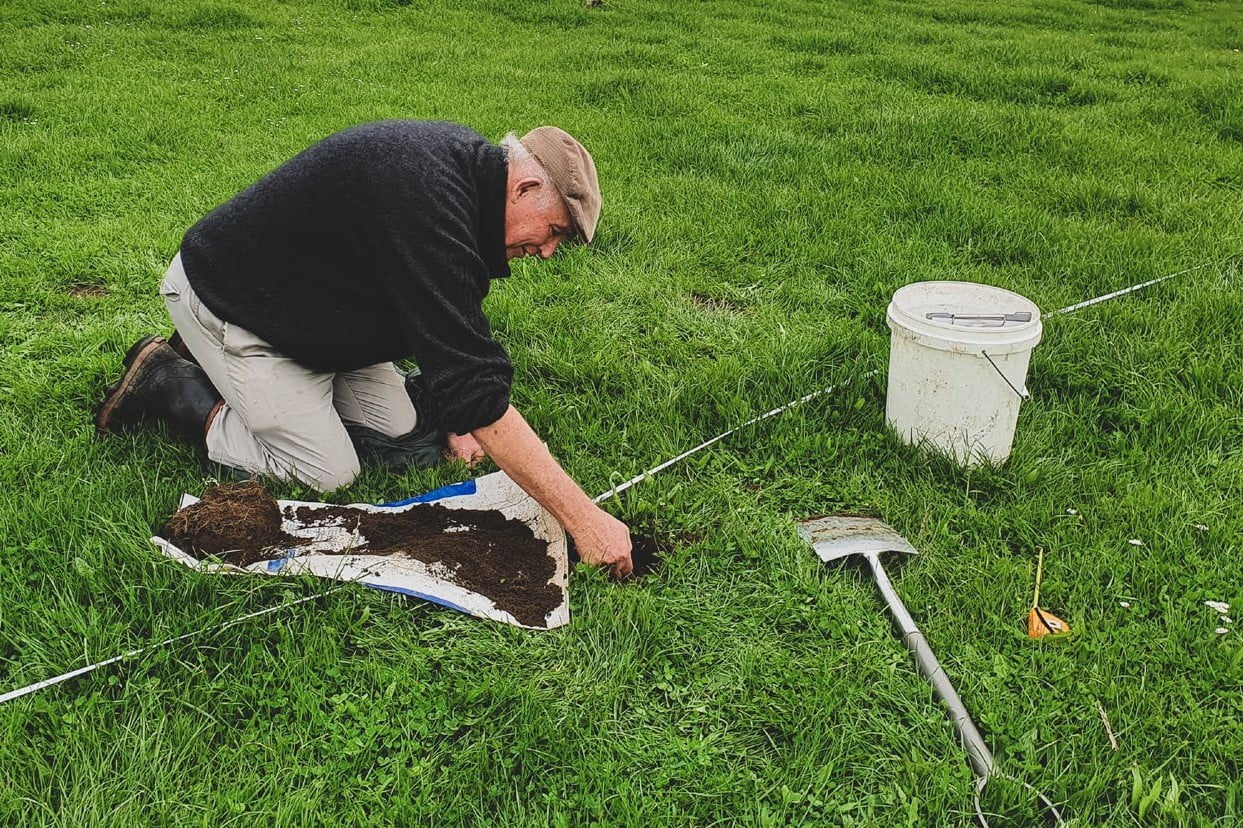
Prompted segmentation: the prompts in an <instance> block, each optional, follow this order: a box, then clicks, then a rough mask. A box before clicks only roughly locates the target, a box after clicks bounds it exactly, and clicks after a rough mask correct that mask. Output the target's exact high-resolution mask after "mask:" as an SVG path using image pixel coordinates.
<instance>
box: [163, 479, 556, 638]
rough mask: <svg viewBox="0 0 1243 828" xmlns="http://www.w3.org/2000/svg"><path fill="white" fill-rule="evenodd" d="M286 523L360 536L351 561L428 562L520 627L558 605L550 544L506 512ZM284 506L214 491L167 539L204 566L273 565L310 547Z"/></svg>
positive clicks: (337, 516)
mask: <svg viewBox="0 0 1243 828" xmlns="http://www.w3.org/2000/svg"><path fill="white" fill-rule="evenodd" d="M286 512H287V513H288V512H293V514H289V515H288V516H289V517H293V518H296V519H297V520H298V521H300V522H302V523H303V524H305V525H307V526H315V525H321V526H324V525H334V526H342V527H343V528H344V529H345V530H346V531H351V532H352V531H354V530H355V529H357V530H358V531H359V533H361V534H362V535H363V537H364V538H365V539H366V544H365V545H364V546H360V547H358V548H356V549H354V550H351V551H352V553H353V554H367V555H405V556H407V557H411V558H414V559H416V560H419V561H422V562H424V563H426V564H429V568H430V569H432V570H433V571H434V572H435V574H436V575H437V576H440V577H444V578H445V579H446V580H449V581H452V582H453V583H456V584H458V585H460V586H463V587H465V588H467V589H470V590H472V591H474V592H478V593H479V594H481V595H485V596H487V597H488V598H489V599H491V600H492V601H493V602H494V603H495V604H496V606H497V607H498V608H500V609H503V610H505V611H506V612H509V613H510V614H511V615H513V616H514V618H516V619H517V620H518V621H519V623H522V624H525V625H527V626H531V627H538V626H544V625H545V624H546V618H547V616H548V613H550V612H552V611H553V610H554V609H556V608H557V607H558V606H560V604H561V600H562V597H563V595H562V591H561V589H560V588H559V587H557V586H556V585H555V584H550V583H548V581H549V580H550V579H551V578H552V577H553V575H554V574H555V573H556V568H557V566H556V562H555V561H554V560H553V559H552V558H551V557H550V556H549V555H548V543H547V542H546V541H542V540H540V539H539V538H537V537H535V534H534V533H533V532H532V531H531V529H530V528H529V527H528V526H527V525H526V524H524V523H522V522H521V521H518V520H511V519H508V518H506V517H504V516H503V515H501V514H500V513H499V512H493V511H478V510H473V509H446V508H445V507H444V506H440V505H438V504H427V505H420V506H414V507H412V508H410V509H406V510H403V511H400V512H368V511H364V510H362V509H351V508H349V507H345V506H327V507H322V508H315V509H312V508H308V507H305V506H302V507H298V509H297V510H296V511H295V510H293V509H292V507H291V508H288V509H286ZM280 526H281V511H280V507H279V505H278V504H277V502H276V499H275V498H273V497H272V496H271V495H270V494H268V492H267V491H266V490H265V489H264V488H263V485H262V484H261V483H259V482H257V481H249V482H246V483H222V484H219V485H216V486H210V487H208V488H207V490H206V491H204V492H203V497H202V499H201V500H200V501H199V502H198V503H195V504H192V505H190V506H187V507H186V508H184V509H180V510H178V511H177V512H176V513H175V514H174V515H173V516H172V518H170V519H169V521H168V523H167V524H166V525H165V526H164V527H163V528H162V529H161V530H160V535H161V536H163V537H164V538H166V539H167V540H169V541H171V542H172V543H174V544H176V545H177V547H178V548H180V549H182V550H184V551H186V552H188V553H189V554H191V555H194V556H195V557H197V558H199V559H200V560H203V559H205V558H217V559H219V560H222V561H225V562H226V563H230V564H233V565H235V566H242V567H244V566H247V565H249V564H252V563H254V562H255V561H262V560H267V559H268V558H270V557H271V553H272V550H273V549H275V548H279V549H288V548H290V547H293V546H301V545H305V544H307V543H308V542H309V541H307V540H306V539H304V538H297V537H293V536H290V535H288V534H286V533H285V532H282V531H281V528H280Z"/></svg>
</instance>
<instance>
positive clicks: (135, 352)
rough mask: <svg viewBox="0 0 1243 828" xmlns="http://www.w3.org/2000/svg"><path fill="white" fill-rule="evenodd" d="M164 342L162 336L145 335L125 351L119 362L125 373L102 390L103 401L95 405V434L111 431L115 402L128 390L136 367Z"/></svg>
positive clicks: (136, 372)
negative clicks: (110, 422)
mask: <svg viewBox="0 0 1243 828" xmlns="http://www.w3.org/2000/svg"><path fill="white" fill-rule="evenodd" d="M163 344H164V337H162V336H155V335H152V336H145V337H143V338H142V339H140V340H138V341H137V342H135V343H134V344H133V345H132V346H131V347H130V349H129V350H128V351H126V352H125V358H124V359H123V360H121V364H122V365H124V366H125V373H124V374H123V375H122V376H121V379H120V381H118V382H117V383H116V384H115V385H111V386H109V387H108V390H107V391H105V392H104V401H103V402H101V403H100V404H99V405H98V406H96V407H95V434H96V436H98V437H103V436H104V435H106V434H109V433H111V432H110V431H109V430H108V418H109V417H111V416H112V410H113V409H114V408H116V406H117V403H119V402H120V401H121V399H122V398H123V397H124V396H125V393H126V392H127V391H129V387H130V385H131V384H132V383H133V381H134V377H136V376H137V375H138V370H137V369H138V368H140V367H141V366H142V363H143V361H144V360H146V358H147V357H148V356H150V355H151V352H152V351H154V350H155V349H156V348H158V347H159V346H160V345H163Z"/></svg>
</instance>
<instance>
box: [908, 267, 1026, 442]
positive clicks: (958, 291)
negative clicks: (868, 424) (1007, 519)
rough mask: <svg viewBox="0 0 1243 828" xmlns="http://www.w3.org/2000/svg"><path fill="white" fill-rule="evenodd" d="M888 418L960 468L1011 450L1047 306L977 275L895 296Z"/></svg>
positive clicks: (913, 288)
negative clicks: (969, 279) (980, 280)
mask: <svg viewBox="0 0 1243 828" xmlns="http://www.w3.org/2000/svg"><path fill="white" fill-rule="evenodd" d="M886 317H887V319H888V322H889V329H890V330H891V331H892V332H893V334H892V336H891V338H890V347H889V388H888V392H887V395H886V402H885V419H886V420H887V421H888V422H889V425H890V426H892V427H893V428H894V430H896V431H897V432H898V436H899V437H901V438H902V439H903V440H904V441H905V442H907V443H909V444H926V445H929V446H931V447H933V448H935V449H937V450H939V451H941V452H943V453H945V454H947V455H949V456H951V457H953V458H954V459H955V460H956V461H958V463H959V464H960V465H965V466H972V465H978V464H979V463H981V462H984V461H989V462H994V463H1000V462H1002V461H1004V460H1005V459H1006V458H1007V457H1009V456H1010V449H1011V447H1012V446H1013V445H1014V429H1015V426H1016V425H1017V424H1018V419H1019V406H1020V405H1021V404H1022V402H1023V400H1024V399H1026V398H1027V388H1026V381H1027V365H1028V362H1029V361H1030V359H1031V352H1032V349H1033V348H1035V347H1036V345H1037V344H1038V343H1039V342H1040V337H1041V334H1042V332H1043V326H1042V324H1041V322H1040V308H1038V307H1036V305H1035V304H1034V303H1033V302H1032V301H1031V300H1029V299H1027V298H1025V297H1023V296H1020V295H1018V294H1017V293H1012V292H1011V291H1008V290H1002V289H1001V288H996V287H990V286H988V285H978V284H975V283H973V282H917V283H915V284H911V285H907V286H906V287H904V288H900V289H899V290H898V292H897V293H895V294H894V295H893V300H892V301H891V302H890V303H889V310H888V312H887V313H886Z"/></svg>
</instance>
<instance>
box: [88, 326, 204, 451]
mask: <svg viewBox="0 0 1243 828" xmlns="http://www.w3.org/2000/svg"><path fill="white" fill-rule="evenodd" d="M124 364H125V373H124V375H122V377H121V380H120V382H118V383H117V384H116V385H113V386H111V387H110V388H108V390H107V392H105V394H104V399H103V402H101V403H100V404H99V405H98V406H97V407H96V408H95V433H96V434H98V435H99V436H101V437H102V436H103V435H105V434H107V433H109V432H116V431H120V430H122V429H125V428H129V427H131V426H134V425H137V424H139V423H142V422H147V421H151V420H162V421H164V422H165V423H167V424H168V426H169V428H171V429H172V431H173V432H174V433H175V434H177V435H178V436H179V437H181V438H182V439H185V440H189V441H190V442H192V443H194V444H195V445H197V446H199V447H200V448H205V439H206V436H207V427H208V426H210V425H211V421H212V418H213V417H215V415H216V411H217V410H218V409H219V407H220V406H221V405H222V404H223V403H224V401H223V400H222V399H221V397H220V394H219V393H218V392H217V391H216V388H215V386H213V385H212V384H211V380H209V379H208V378H207V374H206V373H205V372H204V371H203V369H202V368H200V367H199V366H197V365H195V364H194V363H193V362H190V361H188V360H185V359H182V358H181V357H180V356H178V355H177V352H176V351H174V350H173V349H172V348H170V347H169V345H168V343H167V342H165V341H164V338H163V337H160V336H148V337H144V338H143V339H140V340H138V342H136V343H134V346H133V347H132V348H130V349H129V352H128V353H126V355H125V360H124Z"/></svg>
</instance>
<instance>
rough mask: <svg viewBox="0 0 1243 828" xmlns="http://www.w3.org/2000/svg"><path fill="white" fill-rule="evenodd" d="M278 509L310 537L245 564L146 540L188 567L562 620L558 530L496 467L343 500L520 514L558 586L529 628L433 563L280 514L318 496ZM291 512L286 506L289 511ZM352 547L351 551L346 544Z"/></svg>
mask: <svg viewBox="0 0 1243 828" xmlns="http://www.w3.org/2000/svg"><path fill="white" fill-rule="evenodd" d="M197 500H198V498H196V497H194V496H192V495H188V494H185V495H182V496H181V507H182V508H184V507H186V506H189V505H190V504H192V503H195V502H197ZM277 503H278V504H279V505H280V508H281V515H282V525H281V529H282V530H284V531H285V532H286V533H288V534H290V535H293V536H295V537H304V538H310V539H312V541H313V542H312V543H310V544H308V545H306V546H300V547H297V548H295V549H291V550H285V551H280V550H276V551H274V557H273V558H272V559H271V560H264V561H256V562H255V563H252V564H250V565H249V566H246V567H244V568H243V567H237V566H234V565H232V564H225V563H213V562H209V561H200V560H198V559H197V558H195V557H194V556H192V555H190V554H188V553H186V552H184V551H182V550H181V549H178V548H177V547H176V546H175V545H173V544H172V543H170V542H169V541H168V540H166V539H164V538H161V537H158V536H157V537H153V538H152V539H151V542H152V543H153V544H155V545H156V547H157V548H158V549H159V550H160V551H161V552H162V553H163V554H164V555H166V556H168V557H169V558H172V559H173V560H175V561H178V562H180V563H182V564H184V565H186V566H188V567H190V568H191V569H196V570H198V571H200V572H208V573H214V574H246V573H255V574H260V575H303V574H311V575H315V576H318V577H320V578H328V579H330V580H336V581H356V582H358V583H361V584H366V585H367V586H370V587H375V588H376V589H383V590H388V591H390V592H400V593H403V594H405V595H411V596H414V597H415V598H422V599H423V600H425V601H431V602H433V603H436V604H440V605H442V606H445V607H449V608H451V609H455V610H458V611H460V612H464V613H467V614H468V615H473V616H475V617H476V618H487V619H490V620H492V621H500V622H501V623H503V624H510V625H512V626H515V627H525V628H526V629H553V628H554V627H561V626H564V625H565V624H568V623H570V601H569V593H568V591H567V586H568V582H569V562H568V560H567V555H566V540H565V532H564V530H562V528H561V525H560V524H559V523H557V521H556V520H555V519H554V518H553V516H552V515H551V514H549V513H548V512H547V511H546V510H545V509H544V508H542V507H541V506H540V505H539V504H538V503H536V502H535V501H534V500H533V499H532V498H531V496H530V495H528V494H527V493H526V492H524V491H523V490H522V489H521V488H519V487H518V485H517V484H516V483H514V482H513V481H512V480H510V479H509V477H508V475H506V474H505V473H504V472H496V473H494V474H489V475H485V476H484V477H479V478H476V479H474V480H468V481H466V482H465V483H458V484H455V485H452V486H446V487H444V488H442V489H437V490H436V491H434V492H428V493H427V494H425V495H420V496H418V497H413V498H410V499H409V500H403V501H399V502H397V503H388V504H384V505H380V506H375V505H371V504H365V503H357V504H351V508H355V509H363V510H366V511H372V512H393V511H403V510H406V509H411V508H414V507H415V506H417V505H418V504H421V503H438V504H440V505H441V506H444V507H446V508H448V509H479V510H495V511H498V512H500V513H501V514H503V515H504V516H505V517H507V518H512V519H515V520H520V521H522V522H523V523H525V524H526V525H527V526H528V527H530V529H531V531H532V532H533V533H534V534H535V537H537V538H539V539H540V540H543V541H546V542H547V543H548V554H549V555H550V556H551V557H552V558H553V560H554V561H555V562H556V571H555V574H554V575H553V578H552V580H551V581H550V583H553V584H555V585H556V586H557V588H558V589H560V591H561V596H562V597H561V603H560V604H559V605H558V606H557V608H556V609H554V610H553V611H552V612H550V613H549V614H548V615H547V616H546V618H545V621H546V623H545V625H544V626H538V627H532V626H529V625H526V624H521V623H519V622H518V620H517V619H516V618H514V616H513V615H511V614H510V613H509V612H506V611H505V610H502V609H500V608H498V607H497V606H496V604H495V603H493V601H492V599H490V598H487V597H486V596H483V595H480V594H479V593H477V592H473V591H471V590H469V589H466V588H465V587H462V586H460V585H458V584H456V583H454V582H453V580H452V579H451V578H450V577H449V574H448V572H447V571H446V570H444V569H442V568H440V567H438V566H437V565H436V564H435V563H433V564H425V563H423V562H422V561H417V560H414V559H413V558H408V557H405V556H401V555H368V554H367V550H366V549H365V548H362V549H359V547H361V546H362V545H363V543H364V538H362V537H361V536H360V535H359V534H358V533H357V531H355V532H352V533H351V532H347V531H345V530H344V529H343V528H341V527H339V526H313V525H312V526H308V525H306V524H304V523H301V522H299V521H296V520H294V519H291V518H289V517H286V516H285V515H286V507H287V506H288V507H293V509H295V510H296V509H298V508H299V507H303V506H305V507H307V508H309V509H312V510H314V509H317V508H324V506H325V505H327V504H323V503H308V502H302V501H296V500H280V501H277ZM290 514H292V511H291V512H290ZM355 549H359V551H358V552H354V551H353V550H355Z"/></svg>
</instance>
